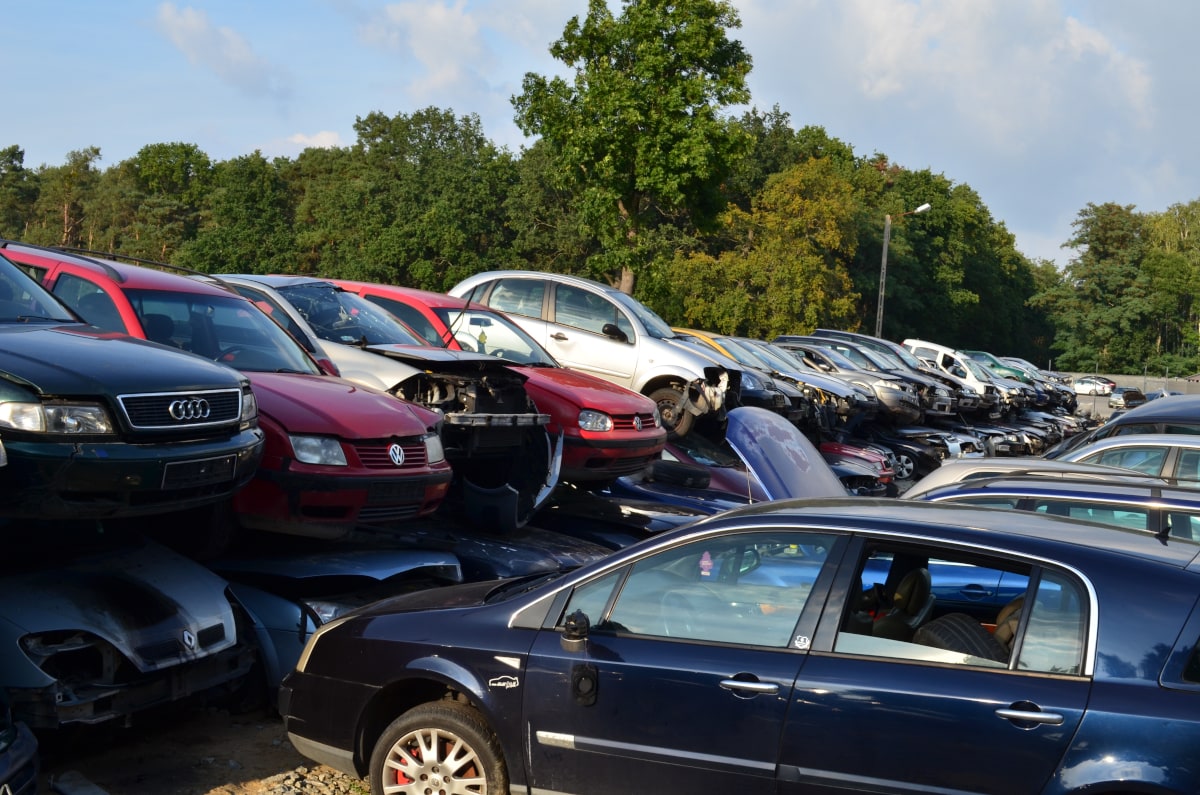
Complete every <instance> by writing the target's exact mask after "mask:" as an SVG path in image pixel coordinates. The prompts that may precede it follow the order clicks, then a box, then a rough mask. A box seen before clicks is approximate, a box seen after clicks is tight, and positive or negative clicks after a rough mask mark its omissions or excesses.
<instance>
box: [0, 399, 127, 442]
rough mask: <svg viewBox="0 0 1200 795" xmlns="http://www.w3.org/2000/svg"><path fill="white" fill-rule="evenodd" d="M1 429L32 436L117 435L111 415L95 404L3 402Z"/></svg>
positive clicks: (0, 417) (0, 405) (0, 418)
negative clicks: (39, 434) (11, 429)
mask: <svg viewBox="0 0 1200 795" xmlns="http://www.w3.org/2000/svg"><path fill="white" fill-rule="evenodd" d="M0 427H7V428H13V429H14V430H18V431H30V432H33V433H58V434H72V435H74V434H79V435H84V434H112V433H114V430H113V424H112V420H110V419H109V418H108V412H107V411H105V410H104V407H103V406H100V405H98V404H95V403H50V404H47V405H43V404H41V403H2V404H0Z"/></svg>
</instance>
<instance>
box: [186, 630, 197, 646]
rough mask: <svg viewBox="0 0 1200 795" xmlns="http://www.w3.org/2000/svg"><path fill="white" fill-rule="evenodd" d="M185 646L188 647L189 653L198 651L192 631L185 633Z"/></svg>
mask: <svg viewBox="0 0 1200 795" xmlns="http://www.w3.org/2000/svg"><path fill="white" fill-rule="evenodd" d="M183 645H184V646H186V647H187V649H188V651H195V650H196V636H195V635H193V634H192V631H191V630H190V629H185V630H184V631H183Z"/></svg>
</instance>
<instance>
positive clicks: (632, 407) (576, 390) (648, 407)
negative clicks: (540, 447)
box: [510, 366, 655, 414]
mask: <svg viewBox="0 0 1200 795" xmlns="http://www.w3.org/2000/svg"><path fill="white" fill-rule="evenodd" d="M510 369H511V370H513V371H514V372H518V373H520V374H521V375H523V376H524V377H525V378H526V379H528V380H526V381H525V389H526V391H528V392H529V396H530V397H532V398H533V402H534V403H537V393H538V392H539V391H541V392H545V393H547V394H550V395H554V396H556V397H557V398H559V399H560V400H564V401H569V402H571V403H574V404H575V405H576V406H579V407H580V408H594V409H599V410H601V411H604V412H606V413H608V414H652V413H653V412H654V409H655V405H654V401H652V400H651V399H650V398H648V397H646V396H645V395H642V394H640V393H638V392H634V391H632V390H630V389H626V388H625V387H623V386H618V385H617V384H614V383H611V382H609V381H605V380H603V379H600V378H596V377H594V376H590V375H587V374H586V373H581V372H578V371H576V370H568V369H567V368H565V367H515V366H514V367H510Z"/></svg>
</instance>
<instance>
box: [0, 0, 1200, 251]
mask: <svg viewBox="0 0 1200 795" xmlns="http://www.w3.org/2000/svg"><path fill="white" fill-rule="evenodd" d="M610 4H611V5H613V7H614V8H616V7H618V3H617V2H616V0H613V2H612V3H610ZM734 6H735V7H736V8H737V9H738V12H739V14H740V16H741V19H742V27H741V28H740V29H738V30H735V31H732V32H731V35H733V36H734V37H736V38H738V39H740V40H741V41H742V43H743V44H744V45H745V47H746V49H747V51H748V52H749V53H750V55H751V56H752V58H753V60H754V69H753V71H752V72H751V74H750V88H751V92H752V95H753V105H755V106H756V107H758V108H760V109H763V110H767V109H770V108H771V107H772V106H775V105H778V106H779V107H780V108H781V109H782V110H784V111H787V112H788V113H790V114H791V119H792V124H793V126H795V127H797V128H798V127H801V126H804V125H810V124H811V125H818V126H821V127H824V128H825V130H826V131H827V132H828V133H829V134H830V135H833V136H834V137H837V138H839V139H841V140H842V141H844V142H846V143H848V144H850V145H851V146H853V148H854V150H855V152H857V153H858V154H860V155H870V154H872V153H875V152H880V153H884V154H886V155H887V156H888V157H889V159H890V160H891V161H892V162H894V163H897V164H899V165H901V166H904V167H907V168H911V169H922V168H929V169H931V170H932V171H934V172H936V173H941V174H944V175H945V176H946V177H947V178H948V179H950V180H951V181H953V182H954V183H957V184H963V183H965V184H967V185H970V186H971V187H972V188H974V189H975V190H976V191H977V192H978V193H979V195H980V196H981V198H982V200H983V202H984V204H986V205H987V206H988V208H989V209H990V210H991V212H992V214H993V216H994V217H995V218H996V219H997V220H999V221H1002V222H1003V223H1004V224H1005V225H1006V226H1007V227H1008V229H1009V231H1011V232H1012V233H1013V234H1015V235H1016V239H1017V247H1018V249H1020V250H1021V251H1022V252H1024V253H1025V254H1026V255H1028V256H1030V257H1035V258H1045V259H1052V260H1055V261H1057V262H1058V263H1059V264H1060V265H1062V264H1065V263H1066V262H1067V261H1068V260H1069V259H1070V257H1071V256H1072V252H1071V251H1070V250H1068V249H1062V248H1061V244H1062V243H1064V242H1065V241H1066V240H1067V239H1068V238H1069V237H1070V235H1071V232H1072V227H1071V223H1072V221H1074V220H1075V219H1076V217H1077V216H1078V214H1079V211H1080V210H1081V209H1083V208H1084V207H1085V206H1086V205H1087V204H1088V203H1089V202H1091V203H1096V204H1100V203H1103V202H1109V201H1111V202H1117V203H1120V204H1128V205H1134V206H1135V207H1136V208H1137V209H1138V210H1141V211H1147V212H1149V211H1161V210H1165V209H1167V208H1168V207H1169V206H1171V205H1172V204H1176V203H1183V202H1188V201H1191V200H1193V199H1196V198H1200V158H1197V156H1196V154H1195V146H1194V143H1193V142H1194V140H1195V138H1196V133H1195V129H1196V120H1197V116H1198V115H1200V102H1198V101H1197V97H1196V92H1195V91H1194V90H1193V84H1194V80H1195V75H1196V74H1198V73H1200V70H1198V69H1197V66H1198V63H1197V62H1198V60H1200V45H1197V44H1196V42H1195V41H1194V38H1195V31H1196V30H1197V29H1200V24H1198V23H1200V3H1185V2H1180V1H1179V0H1172V1H1171V2H1168V1H1167V0H1141V2H1138V3H1132V2H1125V0H1093V1H1092V2H1061V1H1060V0H734ZM0 7H3V9H4V12H5V13H4V18H5V21H6V34H7V35H6V36H5V41H4V44H3V45H2V46H0V70H3V73H4V74H5V75H6V76H7V78H8V79H7V80H6V81H5V89H4V95H5V96H6V97H7V102H6V107H7V108H8V114H7V116H6V118H5V120H4V123H3V125H2V128H0V129H2V132H0V146H10V145H13V144H16V145H18V146H20V147H21V148H22V149H24V151H25V165H26V166H29V167H35V166H38V165H40V164H43V163H44V164H49V165H60V164H62V163H64V162H65V161H66V157H67V154H68V153H69V152H71V151H74V150H79V149H83V148H85V147H88V146H97V147H99V148H100V151H101V156H102V159H101V163H100V165H101V166H102V167H107V166H111V165H115V164H116V163H118V162H120V161H121V160H124V159H126V158H128V157H132V156H133V155H135V154H136V153H137V151H138V150H139V149H140V148H141V147H142V146H145V145H146V144H150V143H160V142H171V141H183V142H187V143H194V144H196V145H197V146H199V147H200V148H201V149H202V150H203V151H205V152H206V153H207V154H208V155H209V156H210V157H212V158H213V159H215V160H224V159H228V158H231V157H236V156H238V155H243V154H248V153H250V152H253V151H254V150H259V151H261V152H262V153H263V154H265V155H267V156H269V157H270V156H277V155H283V156H289V157H291V156H295V155H296V154H297V153H298V152H300V151H301V150H302V149H303V148H304V147H306V146H345V145H349V144H351V143H353V142H354V138H355V136H354V129H353V125H354V121H355V119H356V118H357V117H359V116H364V115H366V114H368V113H371V112H373V111H379V112H382V113H385V114H387V115H389V116H394V115H396V114H399V113H412V112H414V111H417V110H420V109H422V108H426V107H430V106H436V107H439V108H448V109H451V110H453V111H454V112H455V113H456V114H458V115H465V114H469V113H471V114H476V115H478V116H479V117H480V119H481V121H482V125H483V129H484V132H485V134H487V135H488V137H489V138H491V139H492V140H493V141H495V142H496V143H497V144H499V145H502V146H506V147H508V148H509V149H511V150H512V151H514V152H516V151H519V150H520V148H521V147H522V146H523V145H524V144H526V143H528V142H527V141H526V140H525V139H524V138H523V136H522V135H521V133H520V131H519V130H518V129H517V128H516V126H515V125H514V124H513V121H512V117H513V112H512V106H511V104H510V102H509V99H510V97H511V96H512V95H514V94H517V93H519V92H520V85H521V78H522V77H523V76H524V74H525V73H526V72H537V73H540V74H554V73H558V72H559V71H560V67H561V65H560V64H558V63H557V62H556V61H554V60H553V59H552V58H551V57H550V55H549V53H548V48H549V45H550V44H551V43H552V42H553V41H554V40H555V39H557V38H558V37H559V35H560V34H561V33H562V30H563V27H564V25H565V24H566V22H567V20H568V19H569V18H570V17H571V16H573V15H576V14H580V15H582V14H585V13H586V11H587V3H586V0H402V1H399V2H390V3H389V2H374V1H373V0H288V1H287V2H272V1H270V0H264V1H262V2H255V1H254V0H251V1H250V2H247V0H215V1H213V2H202V1H201V0H195V2H190V3H189V2H186V1H185V0H170V1H169V2H142V0H122V2H120V3H96V2H92V1H91V0H38V1H37V2H23V1H22V0H2V2H0ZM739 110H740V109H739Z"/></svg>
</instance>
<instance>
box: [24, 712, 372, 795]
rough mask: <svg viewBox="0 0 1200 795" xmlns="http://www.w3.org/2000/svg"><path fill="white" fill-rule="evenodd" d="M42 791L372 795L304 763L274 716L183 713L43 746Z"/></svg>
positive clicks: (131, 794)
mask: <svg viewBox="0 0 1200 795" xmlns="http://www.w3.org/2000/svg"><path fill="white" fill-rule="evenodd" d="M41 756H42V777H41V787H40V790H39V791H40V792H43V793H55V792H66V793H70V794H71V795H99V793H98V792H97V791H96V790H95V789H88V788H87V785H88V784H90V785H92V786H93V787H95V788H98V789H99V791H100V792H103V793H107V795H289V794H290V793H321V795H366V794H367V793H369V792H370V790H369V788H368V786H367V784H366V782H365V781H360V780H358V779H354V778H351V777H348V776H344V775H342V774H341V773H338V772H337V771H334V770H332V769H331V768H327V767H323V766H320V765H316V764H314V763H312V762H310V761H309V760H307V759H306V758H304V757H302V756H301V755H300V754H299V753H297V752H296V750H295V749H294V748H293V747H292V746H291V744H290V743H289V742H288V740H287V734H286V732H285V731H284V728H283V721H282V720H281V719H280V718H279V716H278V715H277V714H275V713H274V712H273V711H271V710H267V709H262V710H258V711H255V712H252V713H249V714H244V715H232V714H230V713H229V712H228V711H227V710H223V709H214V708H204V707H195V708H182V709H173V710H171V711H170V712H164V713H162V714H158V715H155V716H153V717H151V718H148V719H143V720H141V721H140V722H139V725H137V726H135V727H133V728H107V727H90V728H89V730H87V731H83V730H80V731H72V732H71V733H70V734H69V735H66V736H61V737H52V738H49V742H45V741H43V743H42V754H41Z"/></svg>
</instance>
